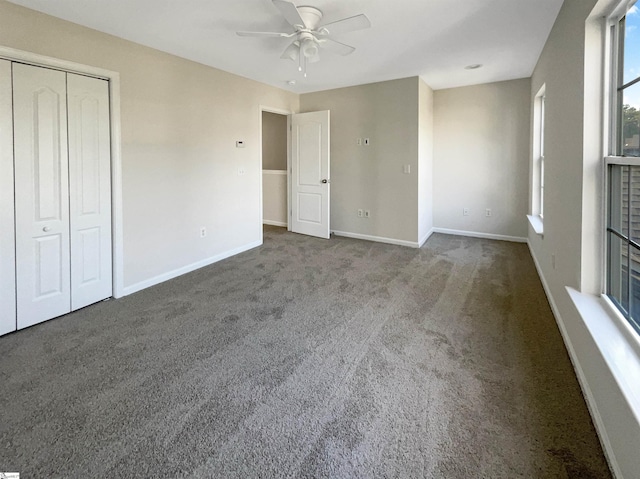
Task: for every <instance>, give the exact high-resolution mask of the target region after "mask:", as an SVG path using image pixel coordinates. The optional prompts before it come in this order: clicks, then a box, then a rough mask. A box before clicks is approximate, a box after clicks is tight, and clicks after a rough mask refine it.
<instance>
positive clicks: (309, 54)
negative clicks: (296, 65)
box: [300, 38, 318, 58]
mask: <svg viewBox="0 0 640 479" xmlns="http://www.w3.org/2000/svg"><path fill="white" fill-rule="evenodd" d="M300 51H301V52H302V54H303V55H304V56H305V57H306V58H314V57H315V56H317V55H318V45H317V44H316V42H314V41H313V39H312V38H305V39H304V40H302V44H301V45H300Z"/></svg>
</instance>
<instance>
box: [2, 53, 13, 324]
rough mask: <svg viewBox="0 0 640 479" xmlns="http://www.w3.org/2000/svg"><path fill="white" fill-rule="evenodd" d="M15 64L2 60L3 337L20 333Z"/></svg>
mask: <svg viewBox="0 0 640 479" xmlns="http://www.w3.org/2000/svg"><path fill="white" fill-rule="evenodd" d="M11 103H12V100H11V62H9V61H7V60H0V335H2V334H6V333H9V332H11V331H15V330H16V278H15V272H16V256H15V236H14V234H15V233H14V221H15V220H14V216H13V212H14V209H13V198H14V196H13V115H12V107H11Z"/></svg>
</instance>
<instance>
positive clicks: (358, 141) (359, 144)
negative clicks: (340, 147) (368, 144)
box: [356, 138, 362, 146]
mask: <svg viewBox="0 0 640 479" xmlns="http://www.w3.org/2000/svg"><path fill="white" fill-rule="evenodd" d="M356 141H357V143H358V146H362V138H358V139H357V140H356Z"/></svg>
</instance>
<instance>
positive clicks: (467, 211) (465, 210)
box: [462, 208, 469, 216]
mask: <svg viewBox="0 0 640 479" xmlns="http://www.w3.org/2000/svg"><path fill="white" fill-rule="evenodd" d="M462 216H469V208H462Z"/></svg>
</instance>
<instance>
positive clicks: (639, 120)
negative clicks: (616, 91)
mask: <svg viewBox="0 0 640 479" xmlns="http://www.w3.org/2000/svg"><path fill="white" fill-rule="evenodd" d="M637 55H638V56H640V51H638V52H637ZM620 115H621V117H620V118H621V125H622V132H621V133H622V137H621V141H622V154H623V155H624V156H640V83H635V84H634V85H631V86H630V87H628V88H625V89H624V90H623V91H622V111H621V112H620Z"/></svg>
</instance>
